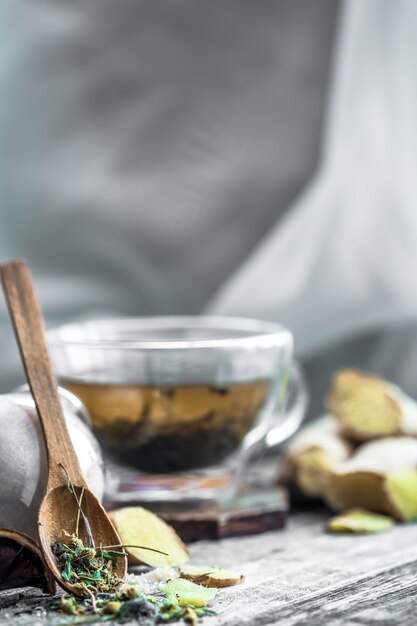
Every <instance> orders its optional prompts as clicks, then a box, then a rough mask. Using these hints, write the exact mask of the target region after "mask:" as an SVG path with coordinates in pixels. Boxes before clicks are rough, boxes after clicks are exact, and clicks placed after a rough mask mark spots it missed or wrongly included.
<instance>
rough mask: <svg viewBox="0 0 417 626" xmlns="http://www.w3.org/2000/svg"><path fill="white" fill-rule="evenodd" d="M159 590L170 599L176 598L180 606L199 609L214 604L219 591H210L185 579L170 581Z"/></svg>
mask: <svg viewBox="0 0 417 626" xmlns="http://www.w3.org/2000/svg"><path fill="white" fill-rule="evenodd" d="M159 588H160V589H161V591H163V592H164V593H165V594H166V595H167V596H168V597H172V598H175V599H176V600H177V602H178V604H179V605H180V606H189V605H191V606H194V607H197V608H199V607H202V606H206V604H208V603H209V602H212V601H213V600H214V598H215V597H216V593H217V589H209V588H208V587H203V586H202V585H197V584H196V583H193V582H191V580H185V579H183V578H175V579H171V580H168V582H166V583H161V584H160V585H159Z"/></svg>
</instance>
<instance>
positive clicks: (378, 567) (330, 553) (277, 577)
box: [0, 513, 417, 626]
mask: <svg viewBox="0 0 417 626" xmlns="http://www.w3.org/2000/svg"><path fill="white" fill-rule="evenodd" d="M324 523H325V514H323V513H311V514H303V515H299V516H295V517H293V518H292V519H291V520H290V523H289V526H288V528H287V529H286V530H283V531H276V532H271V533H267V534H264V535H259V536H254V537H246V538H236V539H227V540H224V541H219V542H209V541H205V542H200V543H197V544H194V545H192V546H191V552H192V556H193V562H195V563H201V564H203V563H204V564H218V565H224V566H229V567H231V566H233V567H235V568H239V569H241V570H242V571H243V572H244V573H245V574H246V576H247V580H246V582H245V583H244V585H242V586H239V587H234V588H230V589H228V590H222V592H221V597H222V598H224V600H223V603H224V604H227V603H229V602H230V600H231V599H233V598H237V602H236V604H235V605H233V606H232V607H231V608H230V610H229V611H228V612H226V613H224V614H222V615H221V616H218V617H215V618H209V619H207V620H206V622H205V623H206V624H207V626H209V625H211V626H272V625H273V624H280V625H283V626H301V625H302V624H308V626H322V625H323V624H326V626H341V625H342V624H343V626H360V625H363V626H364V625H366V626H373V625H376V624H378V626H381V625H387V626H388V625H390V626H391V625H392V626H394V625H397V624H404V625H406V626H411V625H412V624H414V623H416V621H417V620H416V613H417V599H415V598H417V525H404V526H397V527H395V528H394V529H393V530H392V531H390V532H388V533H384V534H381V535H373V536H332V535H327V534H326V533H325V532H324ZM0 623H1V624H5V623H6V622H4V621H3V622H2V621H1V620H0ZM37 623H39V624H41V623H42V622H37ZM7 624H9V625H10V626H13V622H12V621H10V620H9V621H7Z"/></svg>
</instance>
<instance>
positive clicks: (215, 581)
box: [180, 565, 245, 589]
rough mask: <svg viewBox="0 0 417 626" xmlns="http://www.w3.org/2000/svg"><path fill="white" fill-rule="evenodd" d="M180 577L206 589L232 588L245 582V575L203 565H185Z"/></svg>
mask: <svg viewBox="0 0 417 626" xmlns="http://www.w3.org/2000/svg"><path fill="white" fill-rule="evenodd" d="M180 577H181V578H185V579H186V580H191V581H192V582H194V583H197V584H199V585H205V586H206V587H216V588H218V589H220V588H221V587H232V586H233V585H239V584H240V583H242V582H243V581H244V580H245V577H244V576H243V574H238V573H237V572H233V571H231V570H228V569H223V568H221V567H208V566H202V565H184V566H183V567H181V569H180Z"/></svg>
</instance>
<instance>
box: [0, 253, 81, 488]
mask: <svg viewBox="0 0 417 626" xmlns="http://www.w3.org/2000/svg"><path fill="white" fill-rule="evenodd" d="M0 272H1V280H2V283H3V290H4V294H5V297H6V301H7V305H8V308H9V313H10V318H11V320H12V323H13V327H14V331H15V335H16V339H17V343H18V346H19V350H20V355H21V357H22V362H23V366H24V369H25V371H26V377H27V380H28V383H29V386H30V389H31V392H32V396H33V399H34V401H35V404H36V408H37V410H38V414H39V419H40V421H41V424H42V429H43V433H44V436H45V442H46V448H47V452H48V467H49V474H48V489H52V488H54V487H58V486H60V485H63V484H65V483H66V476H65V472H64V470H63V468H62V465H63V466H64V467H65V469H66V471H67V473H68V476H69V477H70V478H71V480H72V482H73V483H74V485H78V486H83V485H85V480H84V478H83V475H82V472H81V469H80V465H79V463H78V459H77V456H76V454H75V451H74V448H73V445H72V442H71V438H70V436H69V433H68V430H67V426H66V423H65V418H64V414H63V412H62V408H61V402H60V399H59V395H58V391H57V381H56V378H55V375H54V373H53V371H52V365H51V360H50V357H49V353H48V348H47V345H46V339H45V327H44V322H43V317H42V313H41V309H40V307H39V304H38V301H37V299H36V294H35V289H34V286H33V281H32V276H31V273H30V270H29V267H28V265H27V264H26V262H25V261H20V260H18V261H11V262H9V263H5V264H3V265H0Z"/></svg>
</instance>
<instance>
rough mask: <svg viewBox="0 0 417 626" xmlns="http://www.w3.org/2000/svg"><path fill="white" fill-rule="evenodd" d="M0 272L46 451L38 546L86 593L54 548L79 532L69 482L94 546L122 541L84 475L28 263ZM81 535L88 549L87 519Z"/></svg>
mask: <svg viewBox="0 0 417 626" xmlns="http://www.w3.org/2000/svg"><path fill="white" fill-rule="evenodd" d="M0 272H1V279H2V283H3V289H4V293H5V296H6V300H7V304H8V307H9V312H10V317H11V320H12V322H13V326H14V330H15V334H16V338H17V342H18V345H19V349H20V354H21V357H22V361H23V365H24V368H25V371H26V376H27V380H28V383H29V386H30V389H31V391H32V395H33V398H34V400H35V404H36V408H37V410H38V414H39V419H40V421H41V424H42V429H43V433H44V436H45V442H46V448H47V452H48V485H47V490H46V495H45V497H44V499H43V502H42V504H41V507H40V510H39V518H38V525H39V540H40V545H41V548H42V552H43V555H44V558H45V562H46V564H47V566H48V567H49V569H50V570H51V572H52V574H53V576H54V577H55V579H56V580H57V582H58V583H59V584H60V586H61V587H63V588H64V589H66V590H67V591H69V592H71V593H73V594H76V595H80V593H82V592H80V590H79V589H75V588H74V586H73V585H72V584H71V583H69V582H68V581H66V580H64V579H63V578H62V576H61V572H60V571H59V569H58V567H57V561H56V558H55V555H54V554H53V552H52V549H51V545H52V544H53V543H54V542H55V541H62V540H63V539H64V531H66V532H68V533H70V534H72V533H74V532H75V528H76V522H77V515H78V510H79V509H78V505H77V502H76V500H75V497H74V495H73V494H71V493H70V491H69V489H68V478H69V479H70V480H71V482H72V484H73V485H74V488H75V492H76V493H77V495H78V498H79V497H80V495H81V492H82V490H84V495H83V498H82V510H83V513H84V515H85V518H86V519H87V520H88V523H89V526H90V528H91V535H92V537H93V539H94V544H95V545H96V546H100V545H102V546H118V545H119V546H120V544H121V541H120V537H119V536H118V534H117V532H116V530H115V529H114V527H113V525H112V523H111V521H110V519H109V518H108V516H107V513H106V511H105V510H104V508H103V507H102V505H101V504H100V502H99V501H98V500H97V498H96V497H95V496H94V495H93V494H92V493H91V491H90V490H89V488H88V486H87V483H86V481H85V479H84V477H83V475H82V472H81V469H80V465H79V463H78V459H77V456H76V454H75V451H74V448H73V445H72V441H71V439H70V436H69V433H68V430H67V427H66V424H65V418H64V415H63V413H62V409H61V403H60V400H59V396H58V392H57V382H56V379H55V376H54V373H53V371H52V366H51V361H50V358H49V354H48V349H47V346H46V340H45V328H44V323H43V318H42V313H41V310H40V308H39V305H38V302H37V300H36V295H35V290H34V287H33V282H32V277H31V273H30V270H29V268H28V266H27V264H26V263H25V262H24V261H12V262H10V263H6V264H4V265H0ZM16 443H17V444H18V442H16ZM64 468H65V469H64ZM79 536H80V538H81V539H82V540H83V541H84V544H85V545H90V544H89V537H90V534H89V532H88V529H87V528H86V523H85V521H84V522H83V521H81V522H80V524H79ZM64 542H65V539H64ZM115 573H116V574H117V575H118V576H119V577H120V578H121V579H122V580H125V578H126V573H127V559H124V558H120V559H118V561H117V565H116V568H115Z"/></svg>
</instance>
